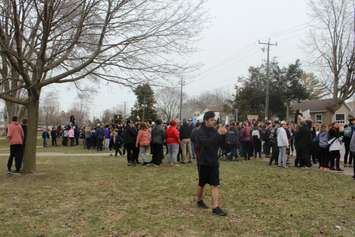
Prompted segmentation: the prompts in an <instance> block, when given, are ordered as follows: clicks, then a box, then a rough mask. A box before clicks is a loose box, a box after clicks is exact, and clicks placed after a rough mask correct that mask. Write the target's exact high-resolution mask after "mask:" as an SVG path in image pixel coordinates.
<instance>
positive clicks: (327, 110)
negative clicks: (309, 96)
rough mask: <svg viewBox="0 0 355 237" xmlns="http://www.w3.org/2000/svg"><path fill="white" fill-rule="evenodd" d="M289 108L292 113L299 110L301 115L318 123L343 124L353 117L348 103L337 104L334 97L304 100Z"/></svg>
mask: <svg viewBox="0 0 355 237" xmlns="http://www.w3.org/2000/svg"><path fill="white" fill-rule="evenodd" d="M291 109H292V111H293V114H295V113H296V111H297V110H299V111H300V112H301V113H302V114H303V117H305V118H306V119H311V120H312V121H313V122H315V123H318V124H321V123H325V124H330V123H333V122H337V123H340V124H345V123H347V122H348V121H349V118H351V117H353V112H352V109H351V108H350V106H349V105H348V104H346V103H343V104H341V105H339V104H338V103H337V101H336V100H334V99H322V100H306V101H303V102H301V103H294V104H292V105H291Z"/></svg>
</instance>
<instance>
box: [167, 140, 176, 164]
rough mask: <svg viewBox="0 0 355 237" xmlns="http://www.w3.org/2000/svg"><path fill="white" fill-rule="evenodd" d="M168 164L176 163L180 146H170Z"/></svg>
mask: <svg viewBox="0 0 355 237" xmlns="http://www.w3.org/2000/svg"><path fill="white" fill-rule="evenodd" d="M168 151H169V153H168V162H169V163H176V160H177V155H178V153H179V144H168Z"/></svg>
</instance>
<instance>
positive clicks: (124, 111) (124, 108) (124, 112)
mask: <svg viewBox="0 0 355 237" xmlns="http://www.w3.org/2000/svg"><path fill="white" fill-rule="evenodd" d="M126 114H127V102H126V101H125V102H124V103H123V119H126Z"/></svg>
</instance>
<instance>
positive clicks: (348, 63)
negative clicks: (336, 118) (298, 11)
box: [310, 0, 355, 104]
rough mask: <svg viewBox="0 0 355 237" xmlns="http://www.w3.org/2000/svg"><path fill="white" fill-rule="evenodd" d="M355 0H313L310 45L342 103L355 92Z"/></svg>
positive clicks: (311, 3)
mask: <svg viewBox="0 0 355 237" xmlns="http://www.w3.org/2000/svg"><path fill="white" fill-rule="evenodd" d="M354 4H355V1H354V0H310V7H311V10H312V12H311V17H312V18H313V21H312V29H311V46H312V47H310V49H311V50H312V53H313V56H314V57H315V62H316V63H317V64H318V66H320V68H321V69H322V70H323V72H322V74H323V77H324V80H325V82H326V84H327V86H328V88H329V89H330V91H331V94H332V95H333V98H334V99H337V100H338V102H339V104H341V103H342V102H344V101H345V100H347V99H349V98H351V96H352V95H353V94H354V92H355V78H354V60H355V56H354V54H355V49H354V46H355V41H354V40H355V39H354V12H353V10H354Z"/></svg>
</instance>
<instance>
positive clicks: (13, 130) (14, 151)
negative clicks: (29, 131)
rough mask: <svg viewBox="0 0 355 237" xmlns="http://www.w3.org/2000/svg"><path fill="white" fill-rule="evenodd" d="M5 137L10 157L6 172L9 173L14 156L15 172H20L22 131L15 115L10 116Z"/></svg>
mask: <svg viewBox="0 0 355 237" xmlns="http://www.w3.org/2000/svg"><path fill="white" fill-rule="evenodd" d="M7 137H8V139H9V143H10V157H9V160H8V162H7V170H8V174H11V167H12V163H13V159H14V158H15V166H16V172H15V173H20V171H21V166H22V144H23V139H24V133H23V129H22V127H21V125H20V124H19V123H18V122H17V117H16V116H14V117H13V118H12V122H11V124H10V126H9V127H8V130H7Z"/></svg>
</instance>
